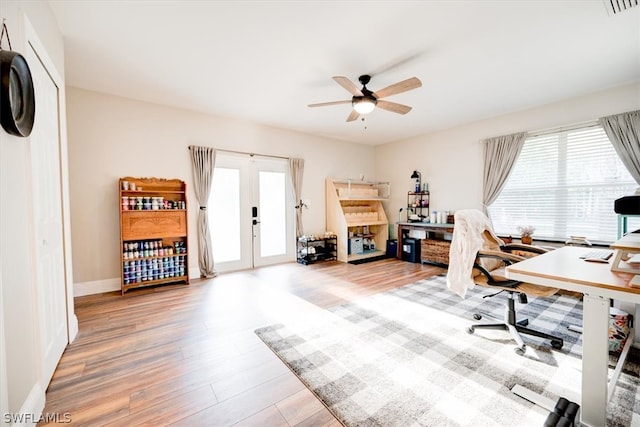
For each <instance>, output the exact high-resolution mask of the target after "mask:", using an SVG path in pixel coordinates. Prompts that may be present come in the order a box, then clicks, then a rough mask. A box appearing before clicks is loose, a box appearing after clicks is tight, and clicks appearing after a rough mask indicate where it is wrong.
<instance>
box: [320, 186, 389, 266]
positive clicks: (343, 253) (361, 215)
mask: <svg viewBox="0 0 640 427" xmlns="http://www.w3.org/2000/svg"><path fill="white" fill-rule="evenodd" d="M388 197H389V184H388V183H380V182H364V181H351V180H334V179H327V181H326V203H327V206H326V208H327V230H328V231H331V232H333V233H335V234H336V236H337V239H338V240H337V243H338V261H342V262H357V261H361V260H364V259H367V258H372V257H379V256H386V246H387V239H388V238H389V221H388V220H387V216H386V214H385V212H384V209H383V206H382V201H383V200H386V199H387V198H388ZM359 239H361V240H359ZM360 242H362V245H360ZM365 242H366V245H365ZM350 249H351V250H350Z"/></svg>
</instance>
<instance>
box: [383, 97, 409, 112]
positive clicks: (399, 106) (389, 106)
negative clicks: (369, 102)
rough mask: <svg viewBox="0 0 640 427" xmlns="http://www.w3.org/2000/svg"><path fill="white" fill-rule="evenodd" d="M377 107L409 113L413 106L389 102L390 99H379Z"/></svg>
mask: <svg viewBox="0 0 640 427" xmlns="http://www.w3.org/2000/svg"><path fill="white" fill-rule="evenodd" d="M376 107H379V108H382V109H383V110H387V111H391V112H393V113H398V114H407V113H408V112H409V111H411V107H409V106H408V105H402V104H398V103H395V102H389V101H380V100H379V101H378V102H377V103H376Z"/></svg>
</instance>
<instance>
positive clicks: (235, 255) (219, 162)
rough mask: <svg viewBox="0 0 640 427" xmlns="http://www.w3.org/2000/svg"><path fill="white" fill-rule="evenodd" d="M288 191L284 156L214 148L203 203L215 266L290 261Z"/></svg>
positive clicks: (291, 229)
mask: <svg viewBox="0 0 640 427" xmlns="http://www.w3.org/2000/svg"><path fill="white" fill-rule="evenodd" d="M292 195H293V192H292V190H291V179H290V177H289V167H288V162H287V161H286V160H284V159H275V158H274V159H272V158H262V157H260V158H258V157H256V156H251V157H249V156H246V155H234V154H227V153H218V154H217V155H216V166H215V169H214V173H213V181H212V185H211V194H210V196H209V204H208V205H207V210H208V212H209V226H210V228H211V240H212V246H213V259H214V261H215V268H216V270H217V271H219V272H224V271H233V270H241V269H247V268H253V267H259V266H263V265H269V264H276V263H282V262H288V261H292V260H294V259H295V224H294V215H293V214H294V212H293V211H294V207H293V206H294V203H293V197H292Z"/></svg>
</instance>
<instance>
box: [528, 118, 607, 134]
mask: <svg viewBox="0 0 640 427" xmlns="http://www.w3.org/2000/svg"><path fill="white" fill-rule="evenodd" d="M599 125H600V124H599V123H598V121H597V120H590V121H588V122H582V123H574V124H572V125H568V126H558V127H555V128H548V129H542V130H537V131H534V132H527V136H542V135H547V134H550V133H557V132H565V131H568V130H574V129H585V128H590V127H594V126H599Z"/></svg>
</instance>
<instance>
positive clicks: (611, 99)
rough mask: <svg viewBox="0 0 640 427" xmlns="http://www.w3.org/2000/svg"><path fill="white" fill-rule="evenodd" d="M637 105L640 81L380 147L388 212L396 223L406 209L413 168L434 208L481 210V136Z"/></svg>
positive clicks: (639, 103) (571, 121)
mask: <svg viewBox="0 0 640 427" xmlns="http://www.w3.org/2000/svg"><path fill="white" fill-rule="evenodd" d="M637 109H640V84H635V85H630V86H624V87H618V88H614V89H610V90H606V91H602V92H598V93H594V94H592V95H589V96H583V97H580V98H575V99H569V100H565V101H560V102H557V103H554V104H549V105H545V106H542V107H536V108H532V109H529V110H526V111H520V112H516V113H512V114H508V115H504V116H500V117H494V118H489V119H486V120H482V121H478V122H475V123H471V124H468V125H465V126H459V127H456V128H453V129H449V130H446V131H442V132H437V133H433V134H429V135H423V136H420V137H416V138H412V139H409V140H405V141H398V142H394V143H390V144H385V145H382V146H378V147H377V148H376V171H377V173H378V178H379V179H381V180H385V181H386V180H388V181H390V182H391V190H392V198H391V200H390V201H389V202H388V203H386V204H385V210H386V211H387V215H388V216H389V219H390V220H392V221H394V222H395V221H397V218H398V210H399V209H400V208H401V207H403V208H404V209H405V211H406V203H407V200H406V194H407V191H409V190H411V189H413V182H412V180H411V179H410V176H411V173H412V171H413V170H414V169H417V170H418V171H420V172H421V173H422V181H423V182H428V183H429V191H430V193H431V194H430V202H431V210H434V209H435V210H450V211H456V210H458V209H465V208H477V209H481V208H482V173H483V162H484V160H483V144H482V143H481V142H480V141H481V140H483V139H485V138H489V137H493V136H500V135H507V134H511V133H515V132H522V131H537V130H542V129H548V128H553V127H559V126H566V125H571V124H575V123H582V122H586V121H590V120H595V119H598V118H599V117H602V116H606V115H611V114H617V113H623V112H627V111H633V110H637ZM403 215H404V212H403ZM404 218H406V217H404V216H403V219H404Z"/></svg>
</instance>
